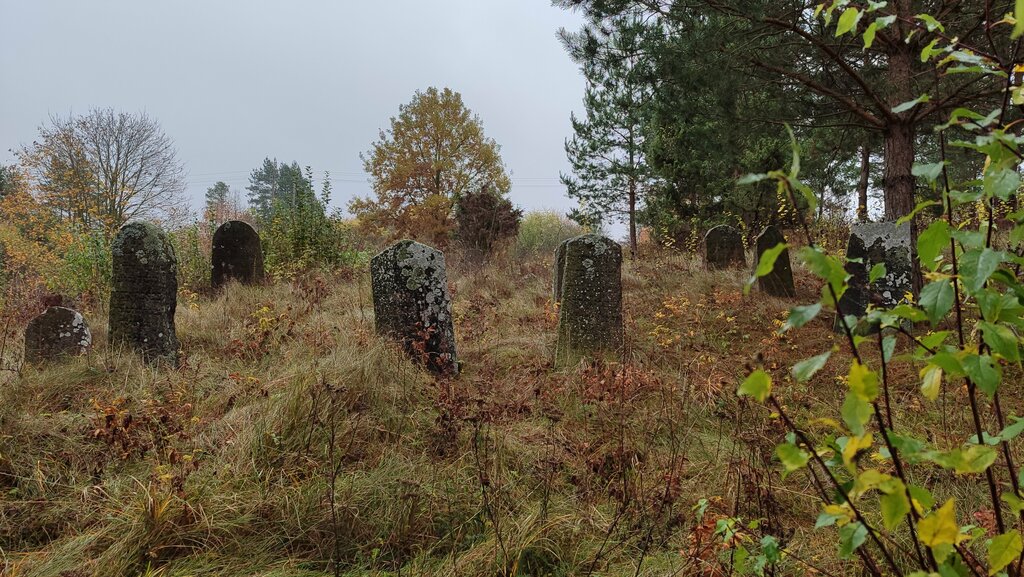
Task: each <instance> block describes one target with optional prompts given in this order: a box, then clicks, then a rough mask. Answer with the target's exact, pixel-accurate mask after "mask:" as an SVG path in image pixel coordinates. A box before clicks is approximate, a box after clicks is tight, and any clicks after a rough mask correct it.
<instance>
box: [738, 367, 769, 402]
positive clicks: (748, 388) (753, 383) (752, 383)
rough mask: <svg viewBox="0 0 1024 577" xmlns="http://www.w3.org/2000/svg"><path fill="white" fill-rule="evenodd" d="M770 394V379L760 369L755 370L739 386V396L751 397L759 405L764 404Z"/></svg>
mask: <svg viewBox="0 0 1024 577" xmlns="http://www.w3.org/2000/svg"><path fill="white" fill-rule="evenodd" d="M771 394H772V378H771V377H770V376H769V375H768V373H766V372H764V371H763V370H762V369H757V370H756V371H754V372H753V373H750V376H749V377H747V379H746V380H745V381H743V384H741V385H740V390H739V395H740V396H741V397H742V396H748V397H753V398H754V400H756V401H757V402H759V403H763V402H765V401H766V400H767V399H768V397H769V395H771Z"/></svg>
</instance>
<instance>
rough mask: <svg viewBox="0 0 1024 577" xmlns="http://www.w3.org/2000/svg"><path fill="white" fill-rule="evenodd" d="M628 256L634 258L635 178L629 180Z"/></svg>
mask: <svg viewBox="0 0 1024 577" xmlns="http://www.w3.org/2000/svg"><path fill="white" fill-rule="evenodd" d="M629 258H630V259H631V260H634V261H635V260H636V180H634V179H632V178H631V179H630V180H629Z"/></svg>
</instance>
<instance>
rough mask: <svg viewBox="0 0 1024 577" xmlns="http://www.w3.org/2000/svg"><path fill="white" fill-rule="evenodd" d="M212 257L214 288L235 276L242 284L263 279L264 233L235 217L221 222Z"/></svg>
mask: <svg viewBox="0 0 1024 577" xmlns="http://www.w3.org/2000/svg"><path fill="white" fill-rule="evenodd" d="M211 257H212V258H211V261H212V265H213V272H212V275H211V278H210V284H212V285H213V288H220V287H221V286H223V285H224V284H226V283H227V282H228V281H229V280H231V279H235V280H237V281H238V282H240V283H242V284H258V283H260V282H262V281H263V247H262V245H261V244H260V235H259V234H257V233H256V230H255V229H254V228H253V227H251V226H249V223H246V222H242V221H240V220H231V221H228V222H225V223H224V224H222V225H220V227H218V228H217V231H216V232H215V233H213V251H212V255H211Z"/></svg>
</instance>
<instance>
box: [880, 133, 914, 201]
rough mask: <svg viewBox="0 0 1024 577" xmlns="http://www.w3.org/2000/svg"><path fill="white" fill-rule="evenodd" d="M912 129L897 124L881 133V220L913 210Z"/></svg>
mask: <svg viewBox="0 0 1024 577" xmlns="http://www.w3.org/2000/svg"><path fill="white" fill-rule="evenodd" d="M913 169H914V126H913V125H912V124H910V123H908V122H904V121H897V122H893V123H892V124H890V125H889V127H888V128H887V129H886V131H885V220H898V219H900V218H903V217H904V216H906V215H908V214H910V213H911V211H913V210H914V175H913Z"/></svg>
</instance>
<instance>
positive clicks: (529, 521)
mask: <svg viewBox="0 0 1024 577" xmlns="http://www.w3.org/2000/svg"><path fill="white" fill-rule="evenodd" d="M547 260H548V259H547V257H546V256H544V257H540V258H537V259H534V260H531V261H528V262H513V261H509V260H505V261H501V262H499V263H495V264H491V265H489V266H487V267H484V268H482V269H472V268H469V267H463V266H461V265H460V264H459V263H454V264H452V265H451V266H450V270H449V276H450V279H451V281H452V285H453V292H454V295H453V296H454V309H455V311H454V312H455V317H456V322H457V325H456V331H457V336H458V339H459V347H460V351H459V352H460V356H461V359H462V360H463V361H464V362H465V368H464V373H463V374H462V375H461V376H460V377H459V378H458V379H455V380H451V381H435V380H434V379H432V378H431V377H429V376H428V375H426V374H424V373H423V372H422V371H420V370H419V369H418V368H417V367H416V366H414V365H413V364H411V363H410V362H408V361H407V360H406V359H404V358H403V356H402V355H401V354H400V353H399V352H398V351H397V350H396V349H395V347H393V346H392V345H390V344H389V343H387V342H385V341H383V340H381V339H379V338H378V337H377V336H376V335H375V334H374V331H373V318H372V311H373V307H372V303H371V297H370V289H369V285H368V280H367V277H368V275H367V274H365V272H362V273H356V274H351V275H346V276H337V277H326V276H324V277H320V276H310V277H305V278H302V279H298V280H295V281H291V282H277V283H275V284H272V285H269V286H266V287H258V288H246V287H242V286H229V287H228V288H227V290H226V291H224V292H223V293H221V294H218V295H211V296H201V295H192V294H186V295H183V297H182V300H181V302H180V305H179V313H178V332H179V337H180V339H181V343H182V348H183V351H184V358H185V362H184V363H183V366H182V367H181V368H180V369H177V370H168V369H161V368H157V369H154V368H148V367H146V366H144V365H142V364H141V363H140V362H139V361H138V360H137V358H135V357H134V356H133V355H131V354H128V353H126V352H124V351H118V350H112V349H110V348H108V347H106V346H105V345H103V344H102V343H104V342H105V340H106V330H105V326H104V320H103V319H104V316H105V315H104V313H103V311H98V312H97V313H95V314H91V315H90V316H89V321H90V322H91V323H92V325H93V329H94V334H95V337H96V339H95V340H96V342H97V343H100V344H99V345H98V346H97V347H96V348H95V349H94V350H93V351H92V352H91V354H90V355H89V356H87V357H84V358H81V359H76V360H72V361H69V362H67V363H65V364H62V365H59V366H51V367H48V368H45V369H43V370H33V369H26V370H25V371H24V372H23V373H22V374H20V375H17V376H14V377H12V378H10V379H9V382H7V383H5V384H4V385H3V386H2V387H0V573H2V574H5V575H11V576H15V575H17V576H32V577H43V576H47V577H58V576H64V577H79V576H87V575H115V576H122V575H123V576H129V575H165V576H172V575H173V576H187V575H194V576H200V575H204V576H205V575H260V576H267V577H269V576H275V577H283V576H300V575H322V574H325V573H327V574H345V575H398V574H406V575H466V576H472V575H480V576H494V575H615V576H618V575H623V576H626V575H708V576H715V575H725V574H728V571H729V565H730V559H729V550H728V548H726V547H724V546H722V545H721V542H720V540H719V539H718V538H716V537H715V536H714V535H712V533H713V531H714V520H715V519H717V518H720V517H721V516H723V515H729V516H739V517H741V518H743V519H744V520H745V521H747V522H750V521H757V523H756V527H757V529H756V532H758V533H759V534H772V535H776V536H778V537H779V538H780V539H781V540H782V541H783V542H784V543H786V545H787V546H788V548H789V552H790V553H789V555H788V556H787V557H786V559H785V560H784V562H783V565H782V567H780V574H809V573H814V572H815V571H817V570H820V571H822V572H825V573H831V574H856V573H857V571H856V568H855V567H853V566H844V565H843V564H839V563H837V562H836V561H834V558H835V556H834V554H833V551H834V547H835V538H834V535H833V534H831V533H829V531H821V532H814V531H812V530H811V527H812V526H813V523H814V519H815V517H816V516H817V510H818V504H817V500H816V499H815V496H814V492H813V490H812V486H811V484H810V479H809V478H807V477H805V476H802V475H794V476H792V477H790V478H789V479H786V480H785V481H781V480H780V478H779V475H778V473H777V470H778V465H777V463H773V462H772V452H773V450H774V446H775V444H777V443H778V442H780V441H781V440H782V438H783V435H784V431H783V429H782V427H781V424H780V423H779V422H778V420H777V418H775V417H774V416H773V415H771V414H769V412H768V411H767V410H765V409H764V408H763V407H761V406H757V405H753V404H750V403H748V402H744V401H740V400H738V399H736V397H735V388H736V385H737V383H738V382H739V381H740V380H741V379H742V378H743V377H744V375H745V374H746V372H747V371H748V367H751V366H753V365H754V364H756V363H763V364H764V366H765V367H766V368H768V369H770V370H771V372H772V373H773V374H774V375H775V376H776V377H777V379H778V380H779V381H780V382H781V381H785V380H787V379H786V375H787V373H788V367H789V366H790V365H792V364H793V363H794V362H796V361H798V360H800V359H803V358H806V357H809V356H811V355H814V354H818V353H820V352H822V351H824V350H827V349H829V348H830V347H832V346H834V345H835V344H836V343H837V337H836V336H834V335H833V334H832V332H831V330H829V327H828V326H827V323H826V321H825V320H821V321H820V322H815V323H812V324H811V325H809V326H807V327H804V328H803V329H800V330H799V331H797V332H794V333H793V334H789V335H786V336H784V337H783V336H779V335H777V334H776V333H775V331H776V329H778V328H779V327H780V326H781V325H782V323H783V322H784V319H785V317H786V311H787V310H788V309H789V308H790V307H791V306H793V305H794V304H798V302H799V301H801V300H802V301H804V302H807V301H811V300H814V296H813V295H816V294H817V292H818V286H817V284H816V283H815V282H813V280H811V279H809V278H807V276H806V274H803V273H802V272H800V271H798V273H799V274H798V277H799V281H798V284H799V287H798V293H799V298H798V299H796V300H794V301H787V300H779V299H770V298H766V297H764V296H760V295H758V294H757V293H756V291H755V292H754V293H753V294H752V295H751V296H749V297H744V296H743V294H742V285H743V282H744V281H745V275H746V273H745V272H743V271H731V272H715V273H709V272H705V271H704V270H703V267H702V266H701V264H700V263H699V262H698V261H695V260H692V259H690V258H689V257H681V256H678V255H674V254H667V253H666V254H651V255H647V256H645V258H644V259H643V260H642V261H641V262H640V263H638V264H630V263H627V264H625V265H624V269H623V282H624V291H625V292H624V306H625V318H626V335H627V348H628V350H627V352H626V355H625V362H624V363H623V364H618V365H607V366H588V365H580V366H578V367H576V368H573V369H571V370H555V369H554V368H553V367H552V363H551V360H552V356H553V344H554V341H555V329H556V322H557V311H556V310H555V309H554V308H553V306H552V303H551V300H550V281H551V279H550V277H551V275H550V263H548V262H547ZM871 354H872V353H869V357H870V356H871ZM846 365H847V361H846V355H845V354H837V355H834V358H833V360H832V361H831V362H830V363H829V365H828V366H827V367H826V369H825V370H824V371H822V372H821V373H819V375H818V376H817V377H816V378H815V379H814V380H813V381H812V382H811V383H809V384H807V385H797V384H795V383H792V382H788V383H783V384H781V385H780V387H779V393H780V396H781V397H782V398H783V399H784V402H785V403H786V404H787V408H788V409H789V410H790V411H792V412H793V413H794V414H795V415H796V416H798V417H799V418H801V419H802V420H803V421H807V420H810V418H814V417H821V416H835V415H836V414H837V412H838V406H839V404H840V403H841V402H842V397H843V393H844V387H843V386H842V384H841V383H840V382H838V381H839V380H840V379H839V377H838V375H837V374H836V373H838V372H841V370H842V368H843V367H845V366H846ZM894 371H895V372H894V374H893V375H892V381H893V382H894V383H896V384H895V385H894V390H893V392H894V397H895V398H896V399H897V400H898V402H897V403H896V405H897V406H896V407H894V410H895V411H897V412H898V414H899V417H900V419H902V422H904V423H905V424H906V425H907V426H909V427H911V428H912V429H914V430H919V431H930V437H931V438H932V440H933V441H935V442H936V443H937V444H940V445H949V446H953V445H957V444H959V443H960V442H962V441H963V439H965V438H966V436H967V435H966V433H964V432H963V431H965V430H966V429H967V420H966V412H965V410H964V403H962V402H959V400H958V399H961V398H962V397H960V395H961V394H962V393H961V392H958V391H951V392H949V394H948V398H947V396H946V395H944V397H943V399H942V403H943V405H942V407H941V408H943V409H944V410H943V411H938V410H923V409H925V408H927V409H934V408H936V407H930V406H929V407H924V406H923V405H922V403H921V401H919V400H918V399H919V395H918V394H917V392H916V389H917V381H916V370H915V368H914V367H913V366H911V365H910V364H904V365H900V366H897V367H895V368H894ZM940 415H945V417H941V416H940ZM812 432H815V431H814V430H813V427H812ZM937 482H938V483H939V484H940V485H941V487H942V491H947V492H951V493H952V492H955V493H956V494H957V495H958V502H961V503H963V504H964V506H966V507H975V508H974V509H972V510H974V511H976V512H977V514H978V515H981V516H982V517H979V518H983V516H984V514H985V511H984V510H983V509H982V508H981V507H980V505H976V504H977V503H979V502H980V501H979V499H978V496H977V495H976V493H978V492H979V485H978V484H977V483H975V482H974V480H973V479H967V480H960V481H954V480H953V479H939V480H938V481H937ZM702 499H708V500H709V505H708V506H709V509H708V515H709V516H708V517H707V518H706V519H704V520H703V521H702V522H698V521H697V516H696V514H695V513H694V508H695V507H696V506H697V505H698V504H699V503H700V502H701V500H702ZM335 561H336V563H335ZM815 568H817V569H815Z"/></svg>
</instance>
